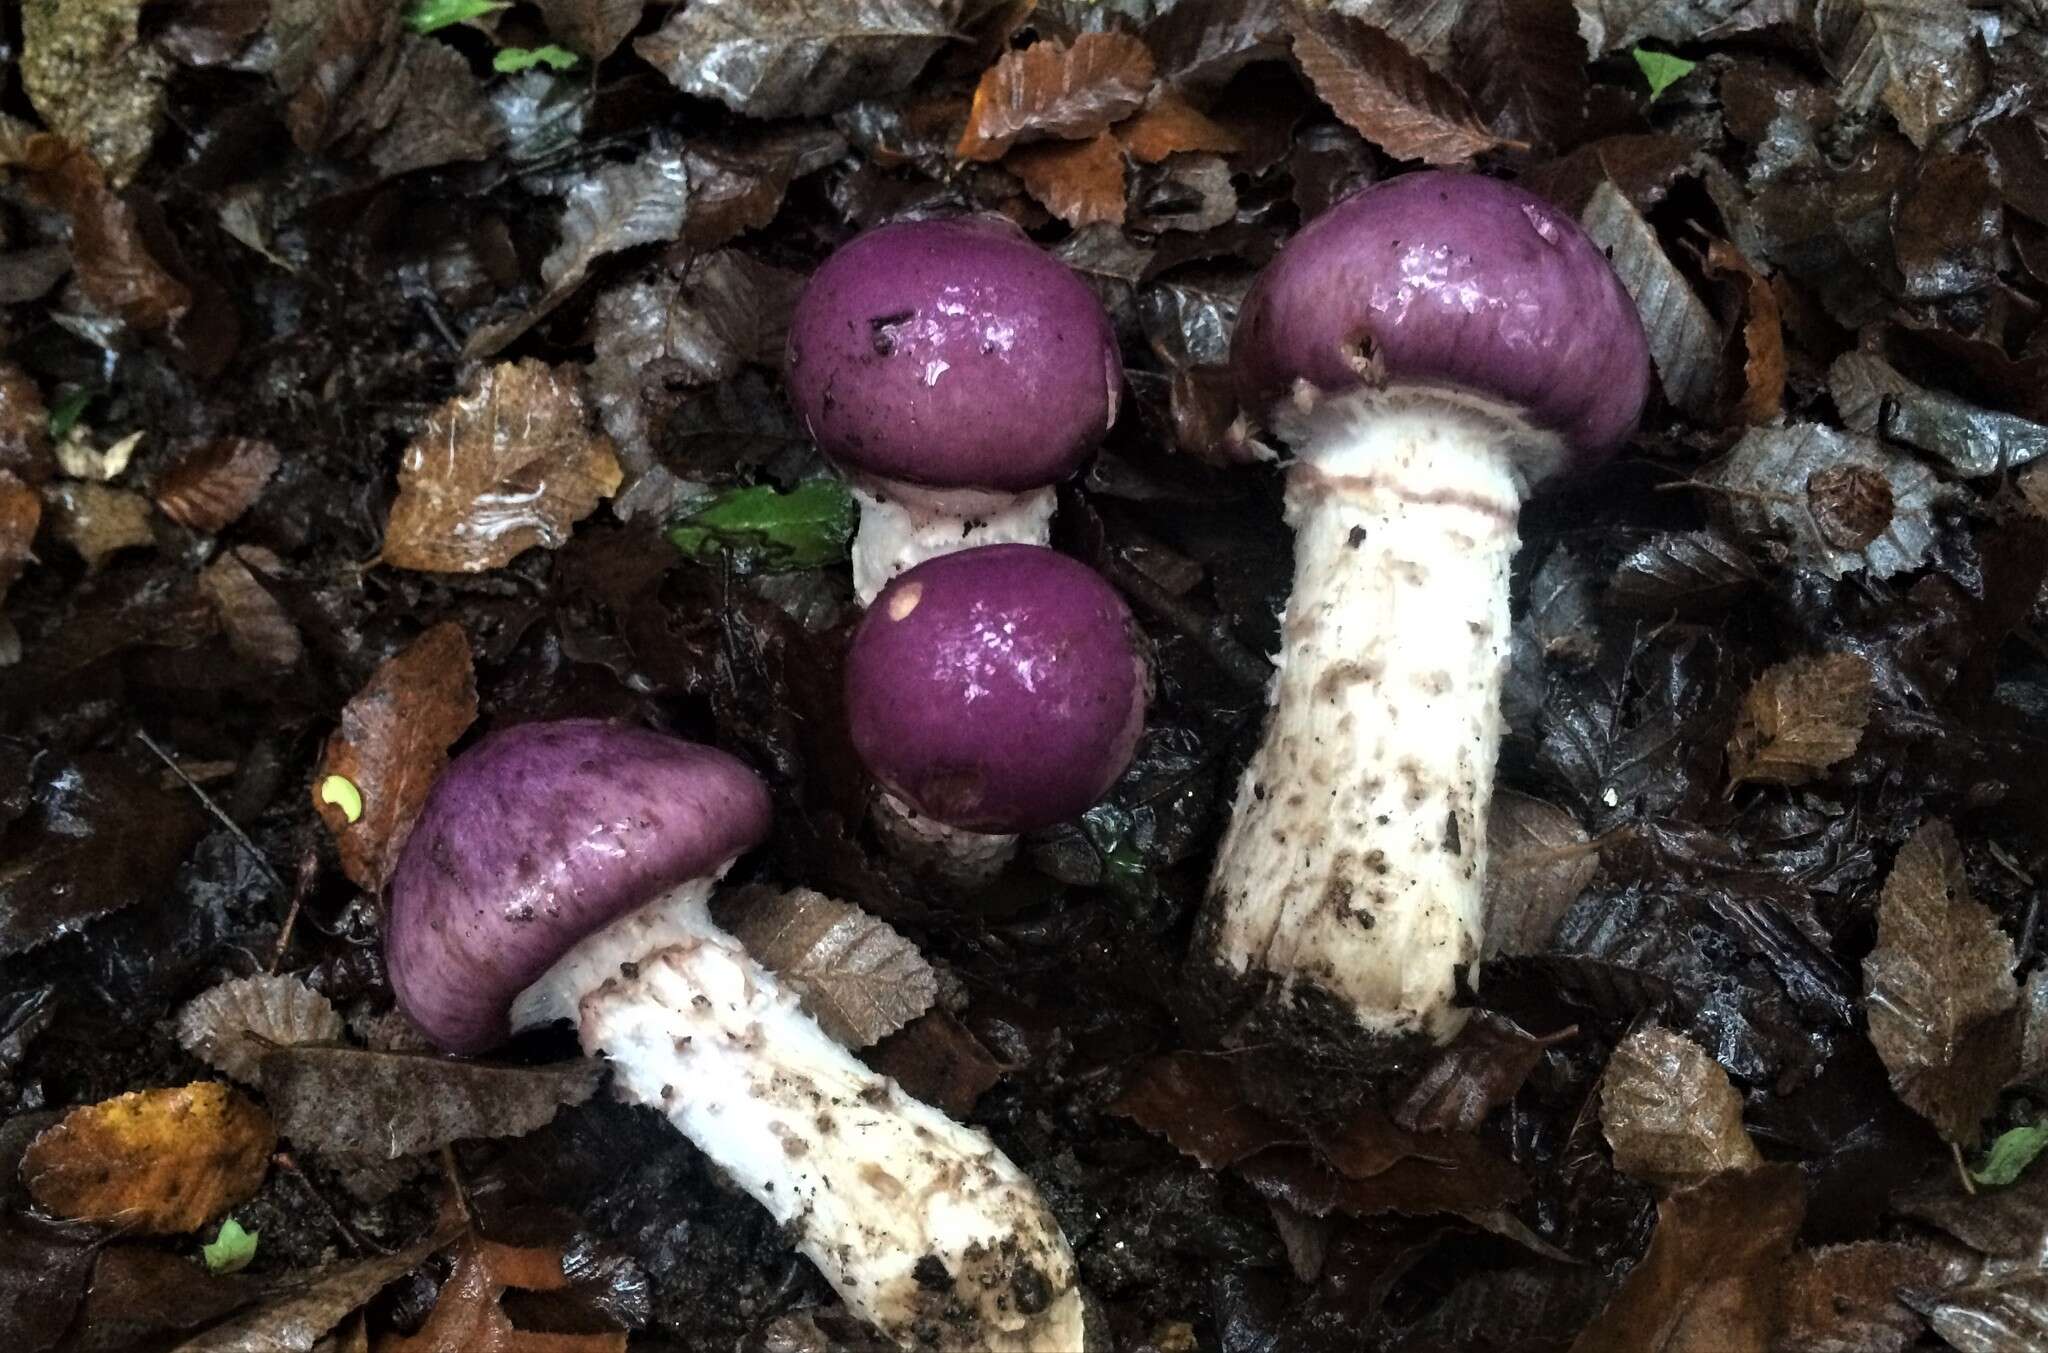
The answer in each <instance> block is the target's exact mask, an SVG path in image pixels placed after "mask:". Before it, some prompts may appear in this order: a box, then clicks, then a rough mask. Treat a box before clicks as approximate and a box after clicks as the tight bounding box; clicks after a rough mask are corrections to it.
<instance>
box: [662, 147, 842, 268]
mask: <svg viewBox="0 0 2048 1353" xmlns="http://www.w3.org/2000/svg"><path fill="white" fill-rule="evenodd" d="M845 153H846V138H844V137H843V136H841V135H839V134H838V133H837V132H834V131H830V130H828V129H826V128H823V127H799V128H796V129H792V130H779V131H775V132H771V133H769V134H768V135H766V136H763V137H760V138H758V139H753V140H748V141H744V142H742V143H740V144H738V145H729V144H728V145H709V144H692V145H691V146H690V147H689V148H688V149H687V150H685V151H684V153H683V171H684V173H685V175H686V176H687V178H688V180H689V185H690V188H689V196H688V200H687V203H686V206H685V209H684V212H683V242H684V243H685V244H688V245H690V246H692V247H693V248H697V249H715V248H717V247H719V246H720V245H723V244H727V243H730V242H731V241H732V240H733V239H734V238H736V237H737V236H740V235H743V234H745V233H746V232H747V231H749V230H758V229H760V228H761V227H762V226H765V225H767V224H768V223H769V222H771V221H773V220H774V219H775V216H776V213H777V212H779V211H780V210H781V209H782V200H783V196H784V195H785V194H786V193H788V191H789V186H790V184H792V183H794V182H795V181H796V180H798V179H800V178H802V177H804V176H805V175H807V174H814V173H816V172H817V171H818V170H820V169H823V168H825V167H826V166H827V165H829V164H831V163H832V162H833V161H834V160H837V159H838V158H839V157H840V156H841V155H843V154H845ZM749 261H750V262H751V261H752V260H749Z"/></svg>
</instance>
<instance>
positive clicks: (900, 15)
mask: <svg viewBox="0 0 2048 1353" xmlns="http://www.w3.org/2000/svg"><path fill="white" fill-rule="evenodd" d="M953 36H954V34H953V24H952V21H951V17H950V13H949V8H948V6H946V5H944V4H941V3H938V0H692V2H691V3H690V4H688V5H686V6H684V7H683V9H682V11H681V12H680V13H678V14H676V15H675V16H674V17H672V18H671V19H670V20H669V21H668V22H667V23H666V24H664V25H662V28H661V31H659V32H657V33H654V34H651V35H649V36H647V37H644V38H640V39H638V40H636V41H635V42H634V43H633V50H634V51H636V52H638V53H639V54H640V55H641V56H642V57H643V58H644V59H645V60H646V61H647V62H648V64H650V65H652V66H653V67H654V68H655V69H656V70H658V71H660V72H661V73H662V74H663V75H666V76H667V77H668V78H669V79H670V80H671V81H673V82H674V83H675V85H676V87H677V88H678V89H681V90H682V91H683V92H685V93H687V94H696V95H698V96H700V97H703V98H707V99H717V100H719V101H720V102H721V103H724V104H725V105H726V106H727V107H729V108H731V109H733V110H734V111H735V112H740V113H746V114H748V115H750V116H752V117H789V116H792V115H798V114H802V115H815V114H818V113H829V112H831V111H832V110H833V109H835V108H839V107H841V106H843V105H845V104H848V103H851V102H853V101H854V100H855V99H860V98H873V97H876V96H877V95H883V94H893V93H895V92H897V91H898V90H900V89H904V88H906V87H908V86H909V84H910V82H911V81H912V80H915V79H916V78H917V75H918V72H919V71H921V70H923V69H924V65H925V62H927V61H929V60H930V59H931V57H932V54H933V53H935V52H937V51H938V50H939V48H940V47H942V46H944V45H945V44H946V42H947V41H948V40H950V39H951V38H952V37H953Z"/></svg>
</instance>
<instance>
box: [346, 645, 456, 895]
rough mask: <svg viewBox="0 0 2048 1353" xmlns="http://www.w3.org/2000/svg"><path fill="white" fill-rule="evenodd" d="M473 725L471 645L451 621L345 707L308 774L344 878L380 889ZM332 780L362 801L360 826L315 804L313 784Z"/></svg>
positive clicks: (387, 665) (388, 665)
mask: <svg viewBox="0 0 2048 1353" xmlns="http://www.w3.org/2000/svg"><path fill="white" fill-rule="evenodd" d="M475 720H476V673H475V670H474V669H473V667H472V666H471V662H470V654H469V640H468V639H467V638H465V637H464V636H463V633H462V627H461V626H460V625H457V624H455V623H454V622H452V621H449V622H444V623H442V624H439V625H436V626H435V627H434V628H432V629H430V630H428V631H427V632H426V633H425V634H423V635H421V636H420V637H419V638H418V639H415V640H414V641H413V642H412V644H411V645H410V646H409V647H407V648H405V649H404V650H402V651H401V652H399V653H398V654H397V655H396V656H394V657H392V658H390V659H388V660H386V661H385V662H384V663H383V664H382V665H381V666H379V667H378V668H377V670H376V672H374V673H373V674H372V675H371V677H370V680H369V682H368V683H367V684H366V685H364V687H363V688H362V689H361V690H360V691H357V692H356V694H355V696H354V697H353V698H351V699H350V700H349V702H348V703H347V704H346V705H344V706H343V707H342V710H341V726H340V727H339V728H337V729H336V730H335V731H334V734H333V735H332V736H331V737H329V738H328V739H327V746H326V749H325V751H324V752H323V753H322V754H321V757H320V765H319V767H318V768H317V769H316V770H315V771H314V774H313V784H314V794H313V806H314V808H315V809H316V810H317V811H318V812H319V814H320V817H321V820H322V821H324V822H326V824H327V828H328V830H329V831H331V832H333V833H334V837H335V844H336V846H337V847H338V849H339V851H340V854H341V868H342V872H343V873H345V874H347V875H348V876H349V877H350V878H351V879H353V880H355V882H356V883H357V884H358V885H360V886H361V887H363V888H365V889H367V890H368V891H370V892H373V893H375V892H379V891H381V890H382V889H383V887H384V882H385V880H386V879H388V878H390V877H391V871H392V869H393V868H394V867H395V866H396V865H397V863H398V852H399V851H400V850H401V849H402V848H403V847H404V845H405V838H406V836H407V835H408V834H409V833H410V832H411V831H412V824H413V822H414V821H415V820H416V819H417V818H418V817H419V814H420V809H421V807H422V806H424V805H425V803H426V801H427V791H428V790H429V789H430V788H432V786H433V783H434V780H435V778H436V777H438V776H439V775H440V773H441V770H442V768H443V767H445V766H446V765H447V764H448V749H449V747H451V746H453V745H454V743H455V740H456V739H457V738H459V737H461V736H462V734H463V732H464V731H465V730H466V729H467V728H468V727H469V726H470V724H471V723H473V722H475ZM332 775H339V776H341V777H342V778H343V779H345V780H347V781H349V783H351V784H352V785H354V786H355V787H356V790H357V792H358V793H359V794H361V796H362V805H363V807H362V812H361V815H360V816H359V817H358V818H356V819H353V820H351V819H350V818H349V817H347V816H346V815H345V814H344V813H343V812H342V810H341V808H340V807H339V806H337V805H335V804H332V803H328V802H324V801H323V800H322V799H321V798H320V795H319V789H318V786H319V785H320V783H321V782H322V781H323V780H325V779H327V778H328V777H329V776H332Z"/></svg>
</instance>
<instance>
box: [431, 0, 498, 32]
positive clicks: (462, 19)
mask: <svg viewBox="0 0 2048 1353" xmlns="http://www.w3.org/2000/svg"><path fill="white" fill-rule="evenodd" d="M510 8H512V5H511V0H419V3H418V4H416V5H414V6H413V7H412V8H411V9H410V10H409V11H407V13H406V16H405V22H406V24H407V25H408V26H409V27H410V28H411V29H412V31H413V32H415V33H431V32H433V31H434V30H435V29H437V28H446V27H448V25H450V24H458V23H468V22H469V21H470V20H471V19H481V18H482V17H483V16H484V15H486V14H492V13H495V12H496V11H498V10H501V9H510Z"/></svg>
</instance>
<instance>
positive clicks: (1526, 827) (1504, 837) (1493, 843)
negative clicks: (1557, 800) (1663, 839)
mask: <svg viewBox="0 0 2048 1353" xmlns="http://www.w3.org/2000/svg"><path fill="white" fill-rule="evenodd" d="M1486 850H1487V855H1488V857H1489V858H1488V861H1487V868H1486V886H1485V906H1486V944H1485V948H1484V950H1483V952H1482V956H1483V957H1485V958H1496V957H1499V956H1501V955H1515V954H1540V953H1542V952H1543V951H1544V950H1545V949H1547V948H1549V947H1550V937H1551V935H1552V934H1554V933H1555V932H1556V930H1557V923H1558V921H1559V920H1560V919H1561V918H1562V917H1563V916H1564V914H1565V912H1566V911H1568V910H1570V909H1571V905H1572V903H1574V902H1576V901H1578V899H1579V894H1580V893H1583V892H1584V891H1586V885H1587V884H1589V883H1591V882H1592V881H1593V876H1594V875H1595V874H1597V873H1599V872H1600V852H1599V851H1598V850H1597V849H1595V848H1594V847H1593V846H1592V844H1591V838H1590V837H1588V836H1587V835H1586V829H1585V828H1584V827H1581V826H1580V825H1579V821H1578V819H1577V818H1575V817H1573V816H1572V815H1571V814H1570V813H1568V812H1566V811H1565V810H1564V809H1562V808H1559V807H1557V806H1556V805H1554V804H1549V803H1545V802H1544V801H1543V800H1541V799H1535V798H1531V797H1529V796H1528V795H1526V794H1517V793H1516V792H1514V791H1513V790H1501V791H1500V792H1498V793H1496V794H1495V795H1494V797H1493V809H1492V811H1491V812H1490V813H1489V814H1488V815H1487V820H1486Z"/></svg>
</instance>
